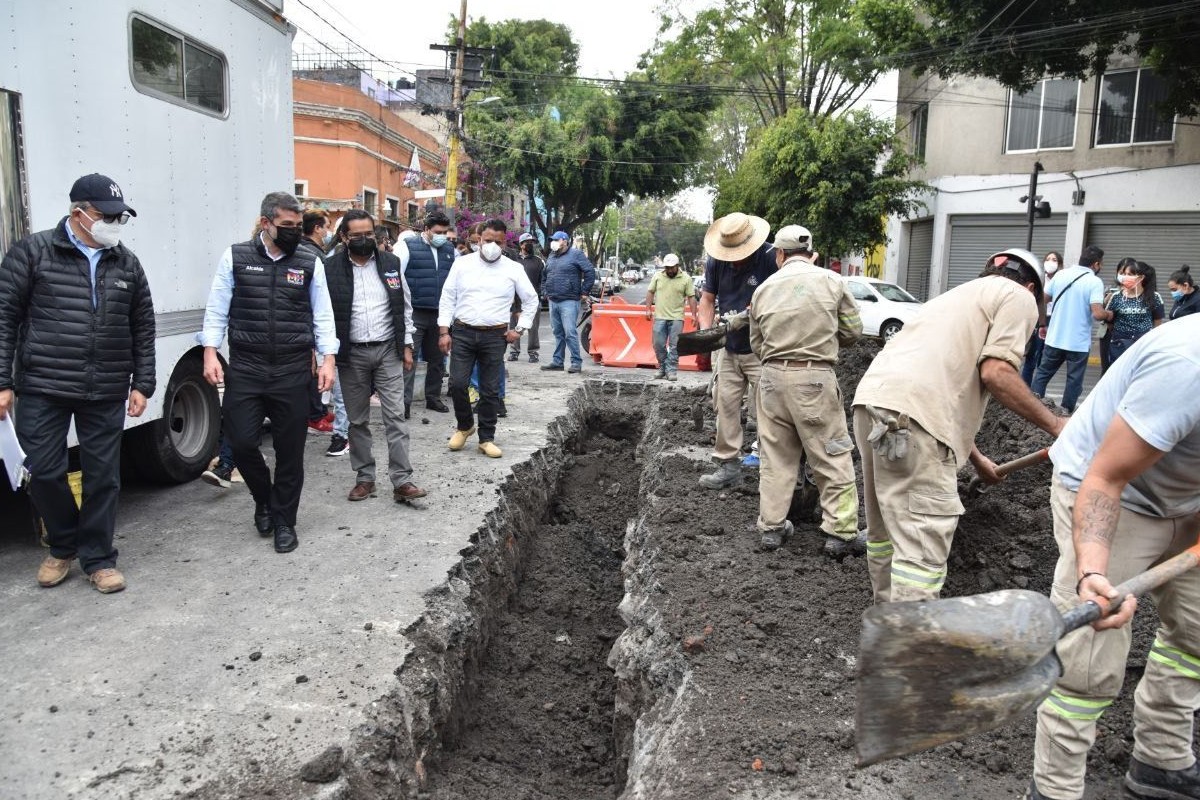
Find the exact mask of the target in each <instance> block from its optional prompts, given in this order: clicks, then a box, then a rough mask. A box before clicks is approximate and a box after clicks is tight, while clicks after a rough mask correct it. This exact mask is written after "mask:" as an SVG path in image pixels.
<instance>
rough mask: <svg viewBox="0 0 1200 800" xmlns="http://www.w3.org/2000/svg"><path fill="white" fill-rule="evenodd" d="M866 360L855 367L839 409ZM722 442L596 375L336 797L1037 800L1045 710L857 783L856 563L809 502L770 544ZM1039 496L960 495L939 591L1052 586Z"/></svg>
mask: <svg viewBox="0 0 1200 800" xmlns="http://www.w3.org/2000/svg"><path fill="white" fill-rule="evenodd" d="M875 352H876V349H875V348H874V347H872V346H866V347H859V348H856V349H854V350H851V351H849V352H847V353H844V355H843V364H842V366H841V367H840V368H839V373H838V378H839V381H840V383H841V388H842V392H843V395H844V396H845V398H846V400H847V404H848V402H849V399H850V398H851V397H852V396H853V390H854V386H855V385H856V384H857V381H858V378H859V377H860V376H861V374H862V372H863V371H864V370H865V369H866V366H867V365H868V364H869V363H870V360H871V358H872V357H873V356H874V354H875ZM712 430H713V419H712V411H711V408H709V407H708V404H707V402H706V398H705V397H704V395H703V394H702V393H700V392H687V391H680V390H674V391H657V390H654V389H647V388H645V387H642V386H639V385H633V384H622V383H619V382H589V383H588V384H586V385H585V387H584V388H583V389H581V390H580V392H578V393H577V394H576V395H574V396H573V397H572V399H571V402H570V404H569V408H568V411H567V412H566V413H565V414H564V415H563V416H561V417H560V418H559V419H558V420H556V421H555V422H554V423H553V424H552V425H551V431H550V432H551V435H550V437H549V443H548V444H547V445H546V447H544V448H543V449H542V450H540V451H539V452H538V453H536V454H535V455H534V456H533V458H532V459H530V460H529V461H528V462H526V463H524V464H521V465H518V466H517V467H515V468H514V471H513V474H512V475H511V476H510V477H509V479H508V480H507V481H506V482H505V484H504V485H503V486H502V487H501V488H500V490H499V499H498V503H497V507H496V508H495V509H494V510H493V512H491V513H490V514H489V515H488V517H487V519H486V521H485V523H484V525H482V526H481V527H480V529H479V530H478V531H477V532H476V533H475V535H474V536H473V537H472V542H471V545H470V546H469V547H468V548H466V549H465V550H464V551H463V552H462V559H461V561H460V563H459V564H458V565H457V567H456V568H455V569H454V570H453V571H452V573H451V575H450V576H449V578H448V580H447V582H446V583H445V584H444V585H443V586H442V587H440V588H439V589H438V590H437V591H435V592H434V593H432V594H431V595H430V597H429V598H428V603H427V611H426V613H425V614H424V616H423V617H422V618H421V619H420V620H419V621H418V622H417V623H415V624H414V625H413V626H411V627H410V628H409V629H408V630H407V631H405V633H406V635H407V637H408V639H409V640H410V642H411V643H412V649H411V651H410V652H409V654H408V656H407V658H406V659H405V661H404V663H403V664H402V665H401V666H400V667H398V668H397V670H396V677H397V685H396V688H395V690H394V691H392V692H391V693H390V694H389V695H387V696H385V697H383V698H380V699H379V700H378V701H377V702H375V703H373V704H371V706H369V707H368V708H367V709H366V721H365V722H364V724H362V725H361V726H360V727H359V728H358V729H357V730H356V731H355V732H354V734H353V736H352V740H351V742H350V743H349V746H348V748H347V749H346V754H345V758H344V760H343V761H342V762H341V767H340V771H339V772H340V774H339V777H338V780H337V783H336V786H330V787H327V788H328V790H329V792H330V793H328V794H327V795H325V796H329V797H339V798H347V799H349V798H353V799H354V800H359V799H360V798H361V799H362V800H368V799H369V800H375V799H376V798H429V799H430V800H435V799H436V800H457V799H458V798H463V799H465V798H471V799H472V800H477V799H478V800H491V799H493V798H494V799H495V800H500V799H501V798H503V799H504V800H514V799H515V800H521V799H524V798H528V799H529V800H552V799H553V800H560V799H561V800H566V799H567V798H571V799H572V800H574V799H576V798H597V800H599V799H601V798H621V799H622V800H634V799H635V798H636V799H641V798H647V799H649V798H653V799H654V800H673V799H674V798H680V799H682V798H708V797H717V796H722V797H737V798H780V799H782V798H793V797H800V798H805V797H807V798H842V797H865V798H880V799H881V800H882V799H883V798H918V797H939V798H963V800H994V799H995V798H1018V797H1021V796H1022V794H1023V792H1024V789H1025V787H1026V786H1027V785H1028V775H1029V769H1030V765H1031V762H1032V741H1033V721H1032V719H1029V720H1021V721H1019V722H1017V723H1014V724H1011V725H1009V726H1008V727H1007V728H1004V729H1002V730H1000V731H997V732H994V733H991V734H986V735H983V736H978V737H975V738H974V739H972V740H969V741H967V742H964V743H956V744H952V745H946V746H943V747H940V748H938V749H936V750H933V751H931V752H929V753H925V754H922V755H919V756H915V757H910V758H907V759H902V760H898V761H893V762H888V763H884V764H880V765H876V766H874V767H871V768H869V769H866V770H861V771H859V770H856V769H855V768H854V764H853V758H854V753H853V747H854V735H853V717H854V695H855V692H854V682H855V667H856V659H857V649H858V632H859V617H860V615H861V613H862V611H863V610H864V609H865V608H866V607H867V605H868V604H869V602H870V584H869V579H868V577H867V572H866V566H865V563H864V562H863V560H862V559H856V558H849V559H846V560H844V561H842V562H837V561H831V560H829V559H827V558H825V557H824V556H823V554H822V552H821V545H822V538H821V536H820V534H819V531H818V530H817V527H816V524H815V522H814V520H813V510H812V500H813V498H812V497H805V498H800V499H799V500H798V502H796V503H794V505H793V515H792V519H793V521H794V522H795V523H796V535H795V536H794V537H793V538H792V539H791V540H790V541H789V542H787V543H786V545H785V546H784V547H783V548H782V549H780V550H779V551H776V552H764V551H763V550H762V549H761V548H760V547H759V546H758V537H757V535H756V534H755V532H754V519H755V516H756V513H757V504H758V497H757V493H758V486H757V477H756V475H755V474H754V473H752V472H748V473H747V480H746V483H745V484H744V485H743V486H742V487H740V488H738V489H736V490H732V491H726V492H719V493H718V492H709V491H706V490H703V489H701V488H699V487H698V486H697V483H696V481H697V478H698V477H699V476H700V475H701V474H703V473H704V472H705V471H706V470H707V469H709V465H708V464H707V461H706V456H707V453H708V452H709V448H710V447H711V439H712ZM979 442H980V446H981V449H983V450H984V452H985V453H987V454H988V455H990V456H991V457H992V458H994V459H995V460H996V461H998V462H999V461H1005V460H1010V459H1011V458H1014V457H1016V456H1019V455H1022V454H1024V453H1025V452H1028V451H1029V450H1032V449H1036V448H1037V447H1040V446H1042V445H1043V444H1044V443H1045V437H1044V435H1043V434H1041V433H1040V432H1038V431H1036V430H1035V429H1033V428H1032V427H1031V426H1029V425H1027V424H1026V423H1024V422H1023V421H1022V420H1020V419H1019V418H1017V417H1015V416H1014V415H1012V414H1011V413H1009V412H1007V411H1004V410H1003V409H1000V408H998V407H993V408H992V409H991V410H990V411H989V413H988V417H987V420H986V422H985V425H984V428H983V430H982V431H981V433H980V438H979ZM970 477H971V475H970V473H969V471H964V473H963V474H962V475H961V476H960V481H961V488H965V485H966V482H967V481H968V480H969V479H970ZM1048 484H1049V479H1048V470H1046V469H1045V468H1044V467H1043V468H1041V470H1034V471H1032V472H1030V473H1026V474H1019V475H1015V476H1013V478H1011V479H1010V481H1009V482H1008V483H1007V484H1006V485H1005V486H1002V487H996V488H995V489H993V490H992V491H991V492H989V493H988V494H986V495H984V496H983V497H981V498H979V499H977V500H974V501H972V502H970V503H968V505H967V513H966V514H965V515H964V516H963V518H962V520H961V523H960V527H959V533H958V537H957V539H956V541H955V546H954V550H953V551H952V554H951V560H950V564H949V569H950V578H949V580H948V582H947V588H946V594H947V595H959V594H970V593H974V592H978V591H986V590H990V589H994V588H1011V587H1021V588H1030V589H1034V590H1036V591H1041V592H1045V591H1047V590H1048V588H1049V582H1050V579H1051V573H1052V570H1053V564H1054V559H1055V556H1056V550H1055V546H1054V542H1053V536H1052V533H1051V526H1050V512H1049V491H1048ZM1154 624H1155V618H1154V614H1153V610H1152V609H1147V610H1146V611H1145V612H1139V618H1138V621H1137V623H1136V627H1135V647H1134V654H1133V656H1132V657H1131V667H1130V669H1131V672H1130V678H1131V680H1130V681H1129V682H1128V684H1127V686H1126V690H1125V692H1124V693H1123V695H1122V697H1121V698H1120V699H1119V700H1118V701H1117V703H1116V704H1114V706H1113V708H1112V710H1111V711H1110V712H1109V714H1108V715H1106V717H1105V721H1104V722H1103V723H1102V725H1101V731H1100V741H1099V742H1098V746H1097V747H1096V748H1094V749H1093V753H1092V758H1091V760H1090V769H1089V790H1088V794H1087V795H1086V798H1087V800H1104V799H1105V798H1117V797H1119V796H1120V788H1119V785H1120V776H1121V774H1122V773H1123V772H1124V768H1125V765H1126V763H1127V760H1128V752H1129V745H1130V740H1131V727H1130V719H1129V716H1130V708H1131V695H1132V689H1133V680H1132V679H1136V677H1137V675H1138V672H1139V670H1140V664H1141V663H1142V662H1143V661H1144V654H1145V650H1146V648H1147V646H1148V644H1149V641H1150V639H1151V638H1152V635H1153V627H1154ZM931 713H936V709H932V710H931Z"/></svg>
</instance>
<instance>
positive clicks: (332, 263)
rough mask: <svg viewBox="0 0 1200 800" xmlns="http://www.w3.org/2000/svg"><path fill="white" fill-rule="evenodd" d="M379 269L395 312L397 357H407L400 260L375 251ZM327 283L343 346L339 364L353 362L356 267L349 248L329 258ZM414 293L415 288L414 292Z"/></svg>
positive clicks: (393, 312)
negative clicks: (352, 330) (352, 319)
mask: <svg viewBox="0 0 1200 800" xmlns="http://www.w3.org/2000/svg"><path fill="white" fill-rule="evenodd" d="M375 269H376V271H378V273H379V280H380V281H381V282H382V283H383V286H384V288H385V289H387V294H388V302H389V304H390V305H391V310H392V330H393V331H394V333H395V340H396V354H397V355H399V356H400V358H404V280H403V279H402V276H401V274H400V259H399V258H397V257H396V256H394V255H392V254H391V253H389V252H387V251H386V250H376V251H375ZM325 281H326V282H327V283H328V284H329V302H330V303H331V304H332V305H333V325H334V329H335V330H336V331H337V337H338V341H339V342H341V343H342V347H341V349H340V350H338V354H337V363H338V365H339V366H346V365H348V364H349V363H350V351H351V349H352V345H351V344H350V314H351V312H352V309H353V307H354V265H353V264H351V263H350V254H349V253H348V252H346V248H344V247H339V248H338V249H337V250H336V251H334V252H333V253H330V254H329V256H328V257H327V258H326V259H325ZM410 290H411V289H410Z"/></svg>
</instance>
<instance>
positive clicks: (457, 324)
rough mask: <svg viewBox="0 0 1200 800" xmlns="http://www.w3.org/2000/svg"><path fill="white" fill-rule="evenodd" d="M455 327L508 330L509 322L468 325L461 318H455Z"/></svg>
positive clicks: (471, 329) (479, 329)
mask: <svg viewBox="0 0 1200 800" xmlns="http://www.w3.org/2000/svg"><path fill="white" fill-rule="evenodd" d="M454 327H456V328H466V329H467V330H469V331H506V330H508V323H507V322H501V323H500V324H499V325H468V324H467V323H465V322H463V321H462V320H461V319H456V320H454Z"/></svg>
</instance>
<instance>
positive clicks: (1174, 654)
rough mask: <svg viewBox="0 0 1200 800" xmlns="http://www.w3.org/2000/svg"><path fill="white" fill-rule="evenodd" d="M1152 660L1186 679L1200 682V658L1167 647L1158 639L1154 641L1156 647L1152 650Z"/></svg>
mask: <svg viewBox="0 0 1200 800" xmlns="http://www.w3.org/2000/svg"><path fill="white" fill-rule="evenodd" d="M1150 658H1151V659H1152V660H1154V661H1157V662H1158V663H1160V664H1165V665H1166V666H1168V667H1170V668H1171V669H1173V670H1175V671H1176V672H1178V673H1179V674H1180V675H1182V676H1184V677H1185V678H1192V679H1193V680H1200V658H1196V657H1195V656H1193V655H1191V654H1189V653H1185V652H1184V651H1182V650H1176V649H1175V648H1174V647H1167V646H1166V645H1165V644H1163V643H1162V642H1161V641H1159V640H1158V639H1155V640H1154V646H1153V647H1151V648H1150Z"/></svg>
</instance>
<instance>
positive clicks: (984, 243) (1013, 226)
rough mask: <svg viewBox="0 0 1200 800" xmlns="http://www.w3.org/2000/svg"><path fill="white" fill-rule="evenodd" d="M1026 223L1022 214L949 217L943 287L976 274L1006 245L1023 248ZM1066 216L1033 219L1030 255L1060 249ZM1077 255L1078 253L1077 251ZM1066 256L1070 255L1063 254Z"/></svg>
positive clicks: (1063, 236)
mask: <svg viewBox="0 0 1200 800" xmlns="http://www.w3.org/2000/svg"><path fill="white" fill-rule="evenodd" d="M1027 232H1028V222H1027V221H1026V218H1025V215H1024V214H971V215H958V216H953V217H951V218H950V265H949V270H948V275H947V282H946V288H947V289H953V288H954V287H955V286H958V285H959V284H963V283H966V282H967V281H969V280H973V279H975V278H978V277H979V273H980V272H983V265H984V264H985V263H986V262H987V260H988V256H990V255H992V254H993V253H996V252H998V251H1000V250H1004V249H1007V248H1009V247H1020V248H1024V247H1025V237H1026V234H1027ZM1066 238H1067V219H1066V216H1065V215H1062V214H1058V215H1054V216H1052V217H1050V219H1039V220H1034V223H1033V254H1034V255H1036V256H1039V257H1040V256H1044V255H1045V254H1046V253H1047V252H1049V251H1050V250H1057V251H1058V252H1060V253H1061V252H1062V249H1063V243H1064V242H1065V241H1066ZM1076 255H1078V254H1076ZM1064 258H1066V259H1070V258H1073V256H1064Z"/></svg>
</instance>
